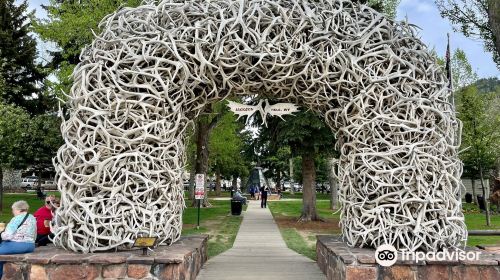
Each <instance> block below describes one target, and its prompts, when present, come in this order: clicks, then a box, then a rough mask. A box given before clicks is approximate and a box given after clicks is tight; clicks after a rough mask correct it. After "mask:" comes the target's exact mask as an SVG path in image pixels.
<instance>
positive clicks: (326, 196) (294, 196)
mask: <svg viewBox="0 0 500 280" xmlns="http://www.w3.org/2000/svg"><path fill="white" fill-rule="evenodd" d="M283 198H286V199H288V198H291V199H302V193H301V192H295V193H293V194H291V193H290V192H283ZM316 199H317V200H330V194H328V193H316Z"/></svg>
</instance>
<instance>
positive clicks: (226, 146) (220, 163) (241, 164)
mask: <svg viewBox="0 0 500 280" xmlns="http://www.w3.org/2000/svg"><path fill="white" fill-rule="evenodd" d="M221 103H222V102H221ZM242 128H243V127H242V125H241V123H239V122H237V121H236V117H235V116H234V114H233V113H232V112H228V111H224V112H222V113H221V117H220V119H219V121H218V124H217V126H216V127H215V128H214V129H213V130H212V132H211V135H210V140H209V150H210V158H209V166H210V168H211V169H212V170H216V169H218V170H219V171H220V172H221V174H222V175H223V176H225V177H227V178H229V177H231V176H232V175H234V176H247V175H248V172H249V171H248V167H249V166H248V165H249V164H248V163H247V161H246V160H245V158H244V155H243V154H242V153H241V150H242V149H243V145H244V142H243V140H242V137H244V135H242V134H241V133H240V131H241V130H242Z"/></svg>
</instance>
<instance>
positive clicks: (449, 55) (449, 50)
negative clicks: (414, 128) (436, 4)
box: [447, 33, 455, 110]
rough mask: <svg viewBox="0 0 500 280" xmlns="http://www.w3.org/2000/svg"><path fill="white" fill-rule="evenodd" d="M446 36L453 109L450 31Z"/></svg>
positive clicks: (451, 94)
mask: <svg viewBox="0 0 500 280" xmlns="http://www.w3.org/2000/svg"><path fill="white" fill-rule="evenodd" d="M447 36H448V60H449V61H448V67H449V69H448V71H449V73H450V74H449V79H450V80H449V81H448V82H449V86H448V87H449V89H450V96H451V104H452V105H453V110H455V96H454V94H453V72H452V69H451V45H450V33H447Z"/></svg>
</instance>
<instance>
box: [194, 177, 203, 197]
mask: <svg viewBox="0 0 500 280" xmlns="http://www.w3.org/2000/svg"><path fill="white" fill-rule="evenodd" d="M195 179H196V180H195V182H196V185H195V189H194V198H195V199H203V198H204V197H205V174H196V177H195Z"/></svg>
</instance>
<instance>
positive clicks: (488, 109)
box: [457, 85, 500, 225]
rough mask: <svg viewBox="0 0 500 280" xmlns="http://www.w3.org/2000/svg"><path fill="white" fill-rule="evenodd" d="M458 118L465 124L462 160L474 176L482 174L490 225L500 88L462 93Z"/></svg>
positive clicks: (499, 153)
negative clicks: (488, 182) (489, 181)
mask: <svg viewBox="0 0 500 280" xmlns="http://www.w3.org/2000/svg"><path fill="white" fill-rule="evenodd" d="M457 105H458V106H457V109H458V117H459V118H460V120H461V121H462V123H463V130H462V149H463V152H462V153H461V159H462V161H463V162H464V165H465V167H466V169H469V170H470V171H469V172H470V173H471V175H472V179H474V178H477V176H479V178H480V182H481V187H482V190H483V198H484V199H485V205H486V223H487V225H490V217H489V206H488V200H487V193H486V187H485V184H484V174H485V172H486V171H487V170H489V169H492V168H493V166H494V164H495V160H496V159H498V158H499V157H500V130H499V129H498V128H499V127H500V91H497V92H495V93H485V94H480V93H479V92H478V90H477V87H475V86H474V85H472V86H468V87H465V88H464V89H463V90H462V91H460V92H459V95H458V104H457Z"/></svg>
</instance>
